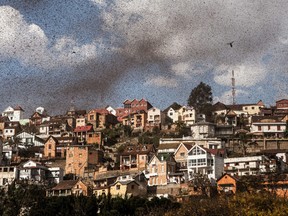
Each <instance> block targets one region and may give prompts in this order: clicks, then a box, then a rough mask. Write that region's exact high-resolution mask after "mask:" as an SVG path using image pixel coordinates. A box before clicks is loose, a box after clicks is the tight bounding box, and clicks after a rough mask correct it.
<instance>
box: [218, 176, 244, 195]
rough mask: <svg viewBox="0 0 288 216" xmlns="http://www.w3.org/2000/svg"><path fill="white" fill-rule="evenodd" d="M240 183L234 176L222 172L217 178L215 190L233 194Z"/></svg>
mask: <svg viewBox="0 0 288 216" xmlns="http://www.w3.org/2000/svg"><path fill="white" fill-rule="evenodd" d="M240 184H241V183H240V181H239V179H238V178H237V177H236V176H231V175H229V174H228V173H224V174H223V175H222V176H221V177H220V178H219V179H218V180H217V191H218V192H219V193H224V194H235V193H236V192H237V189H238V188H239V185H240Z"/></svg>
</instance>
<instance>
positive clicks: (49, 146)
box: [44, 136, 67, 158]
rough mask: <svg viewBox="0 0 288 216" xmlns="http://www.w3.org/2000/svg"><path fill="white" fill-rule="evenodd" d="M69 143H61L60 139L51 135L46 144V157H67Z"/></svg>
mask: <svg viewBox="0 0 288 216" xmlns="http://www.w3.org/2000/svg"><path fill="white" fill-rule="evenodd" d="M66 147H67V145H59V142H58V140H57V139H56V138H55V137H53V136H49V137H48V138H47V140H46V141H45V144H44V157H47V158H56V157H60V158H65V157H66Z"/></svg>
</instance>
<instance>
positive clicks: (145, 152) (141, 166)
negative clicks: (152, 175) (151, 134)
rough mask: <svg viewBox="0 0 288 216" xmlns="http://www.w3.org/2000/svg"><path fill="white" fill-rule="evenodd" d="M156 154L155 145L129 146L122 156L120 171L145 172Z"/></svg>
mask: <svg viewBox="0 0 288 216" xmlns="http://www.w3.org/2000/svg"><path fill="white" fill-rule="evenodd" d="M155 153H156V150H155V147H154V145H153V144H144V145H142V144H138V145H128V146H126V148H125V150H124V151H123V152H122V153H121V154H120V169H121V170H127V169H136V170H145V168H146V166H147V164H148V162H149V160H150V159H151V158H152V156H153V155H154V154H155Z"/></svg>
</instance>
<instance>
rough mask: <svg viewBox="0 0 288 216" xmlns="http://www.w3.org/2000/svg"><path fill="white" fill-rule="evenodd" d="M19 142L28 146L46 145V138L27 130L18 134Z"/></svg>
mask: <svg viewBox="0 0 288 216" xmlns="http://www.w3.org/2000/svg"><path fill="white" fill-rule="evenodd" d="M16 138H17V139H18V142H19V143H20V144H22V145H23V146H26V147H28V146H29V147H31V146H44V140H43V139H41V138H40V137H38V136H37V135H35V134H31V133H27V132H25V131H23V132H20V133H18V134H17V135H16Z"/></svg>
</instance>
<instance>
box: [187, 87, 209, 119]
mask: <svg viewBox="0 0 288 216" xmlns="http://www.w3.org/2000/svg"><path fill="white" fill-rule="evenodd" d="M212 101H213V96H212V89H211V87H210V86H209V85H207V84H205V83H203V82H200V84H199V85H198V86H197V87H195V88H194V89H192V91H191V93H190V96H189V98H188V100H187V104H188V106H192V107H194V109H195V110H196V112H197V113H203V114H205V115H206V116H210V114H211V110H212Z"/></svg>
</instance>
